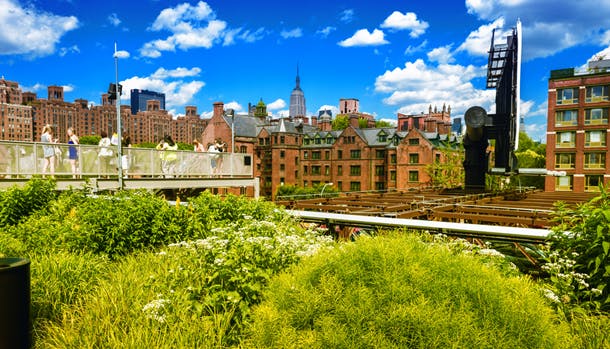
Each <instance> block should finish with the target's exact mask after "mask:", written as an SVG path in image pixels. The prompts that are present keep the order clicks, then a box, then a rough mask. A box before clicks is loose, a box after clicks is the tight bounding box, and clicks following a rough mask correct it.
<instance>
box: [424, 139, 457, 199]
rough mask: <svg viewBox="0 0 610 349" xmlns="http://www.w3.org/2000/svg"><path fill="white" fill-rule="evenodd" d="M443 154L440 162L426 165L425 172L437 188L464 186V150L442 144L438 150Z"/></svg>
mask: <svg viewBox="0 0 610 349" xmlns="http://www.w3.org/2000/svg"><path fill="white" fill-rule="evenodd" d="M437 149H438V150H439V152H440V154H441V158H440V161H437V160H436V159H435V161H434V162H433V163H432V164H430V165H426V168H425V171H426V173H427V174H428V175H429V176H430V181H431V184H432V186H433V187H435V188H444V189H447V188H456V187H460V186H462V185H463V184H464V166H463V165H462V162H463V161H464V149H463V148H462V147H461V146H460V147H459V148H458V149H455V146H453V145H450V144H444V143H442V144H441V145H440V146H439V147H438V148H437Z"/></svg>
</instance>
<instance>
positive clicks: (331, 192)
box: [275, 183, 338, 200]
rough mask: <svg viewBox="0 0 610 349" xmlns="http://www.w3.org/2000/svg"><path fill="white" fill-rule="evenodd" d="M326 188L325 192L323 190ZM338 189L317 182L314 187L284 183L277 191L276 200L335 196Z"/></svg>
mask: <svg viewBox="0 0 610 349" xmlns="http://www.w3.org/2000/svg"><path fill="white" fill-rule="evenodd" d="M323 189H324V192H322V190H323ZM337 195H338V192H337V189H336V188H335V187H334V186H332V185H328V184H326V185H325V184H324V183H322V184H317V185H314V186H312V187H299V186H298V185H282V186H280V187H278V188H277V191H276V193H275V199H276V200H293V199H294V200H302V199H311V198H319V197H335V196H337Z"/></svg>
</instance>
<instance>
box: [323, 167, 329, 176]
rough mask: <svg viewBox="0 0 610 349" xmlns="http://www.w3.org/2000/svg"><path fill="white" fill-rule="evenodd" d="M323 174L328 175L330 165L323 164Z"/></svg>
mask: <svg viewBox="0 0 610 349" xmlns="http://www.w3.org/2000/svg"><path fill="white" fill-rule="evenodd" d="M324 175H325V176H330V166H328V165H326V166H324Z"/></svg>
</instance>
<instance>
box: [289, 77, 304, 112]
mask: <svg viewBox="0 0 610 349" xmlns="http://www.w3.org/2000/svg"><path fill="white" fill-rule="evenodd" d="M296 83H297V85H296V86H295V88H294V89H293V90H292V93H291V94H290V111H289V117H290V118H293V117H295V116H305V94H304V93H303V90H301V78H299V66H297V79H296Z"/></svg>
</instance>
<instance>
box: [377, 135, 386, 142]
mask: <svg viewBox="0 0 610 349" xmlns="http://www.w3.org/2000/svg"><path fill="white" fill-rule="evenodd" d="M377 141H378V142H379V143H385V142H387V141H388V135H386V134H385V133H384V134H380V135H378V136H377Z"/></svg>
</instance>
